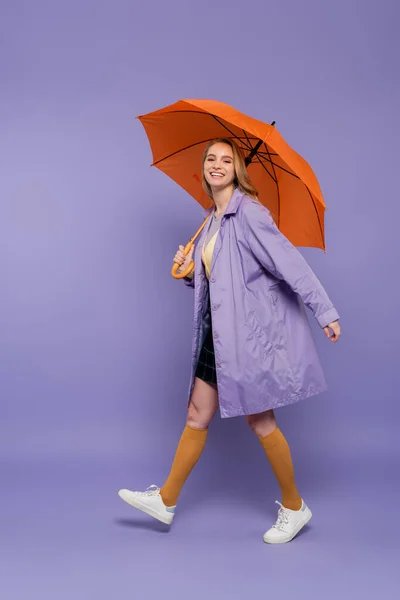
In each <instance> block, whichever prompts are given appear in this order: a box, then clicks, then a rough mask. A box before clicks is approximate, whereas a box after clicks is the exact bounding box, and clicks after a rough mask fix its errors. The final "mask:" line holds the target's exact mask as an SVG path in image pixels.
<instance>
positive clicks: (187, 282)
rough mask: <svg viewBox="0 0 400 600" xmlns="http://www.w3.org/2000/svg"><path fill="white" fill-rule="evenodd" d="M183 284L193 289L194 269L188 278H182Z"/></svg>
mask: <svg viewBox="0 0 400 600" xmlns="http://www.w3.org/2000/svg"><path fill="white" fill-rule="evenodd" d="M183 283H184V284H185V285H187V286H188V287H194V269H193V271H192V272H191V273H190V275H188V277H183Z"/></svg>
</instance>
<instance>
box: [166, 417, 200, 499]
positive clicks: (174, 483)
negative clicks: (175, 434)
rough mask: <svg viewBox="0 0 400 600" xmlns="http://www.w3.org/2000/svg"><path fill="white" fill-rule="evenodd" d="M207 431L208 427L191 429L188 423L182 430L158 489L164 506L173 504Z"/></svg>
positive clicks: (198, 454)
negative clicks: (162, 482)
mask: <svg viewBox="0 0 400 600" xmlns="http://www.w3.org/2000/svg"><path fill="white" fill-rule="evenodd" d="M207 433H208V429H193V427H189V426H188V425H186V427H185V429H184V430H183V433H182V436H181V439H180V440H179V444H178V447H177V449H176V453H175V458H174V461H173V463H172V467H171V471H170V474H169V475H168V479H167V481H166V482H165V483H164V485H163V487H162V488H161V490H160V493H161V498H162V499H163V502H164V504H165V505H166V506H175V504H176V502H177V500H178V496H179V494H180V492H181V489H182V488H183V484H184V483H185V481H186V479H187V478H188V477H189V475H190V472H191V470H192V469H193V467H194V466H195V464H196V463H197V461H198V460H199V458H200V455H201V453H202V452H203V448H204V445H205V443H206V439H207Z"/></svg>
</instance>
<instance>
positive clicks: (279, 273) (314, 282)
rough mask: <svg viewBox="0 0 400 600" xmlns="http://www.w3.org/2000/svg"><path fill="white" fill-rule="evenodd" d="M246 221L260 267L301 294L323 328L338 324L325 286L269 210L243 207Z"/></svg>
mask: <svg viewBox="0 0 400 600" xmlns="http://www.w3.org/2000/svg"><path fill="white" fill-rule="evenodd" d="M243 219H244V230H245V235H246V238H247V241H248V244H249V247H250V249H251V251H252V252H253V254H254V256H255V257H256V258H257V260H258V261H259V262H260V264H261V265H262V266H263V267H264V268H265V269H266V270H267V271H269V272H270V273H271V274H272V275H273V276H274V277H276V278H277V279H281V280H284V281H286V283H287V284H288V285H289V286H290V287H291V289H292V290H293V291H294V292H296V293H297V294H299V296H300V297H301V299H302V301H303V302H304V304H305V305H306V306H307V307H308V308H309V309H310V310H311V311H312V313H313V314H314V317H315V318H316V319H317V321H318V324H319V325H320V327H322V328H324V327H326V326H327V325H329V324H330V323H332V322H333V321H336V320H337V319H338V318H339V315H338V313H337V311H336V309H335V308H334V306H333V304H332V302H331V301H330V299H329V297H328V295H327V293H326V291H325V290H324V288H323V286H322V284H321V283H320V281H319V280H318V278H317V277H316V275H315V273H314V272H313V271H312V269H311V268H310V267H309V265H308V263H307V262H306V261H305V259H304V258H303V256H302V255H301V254H300V252H299V251H298V250H297V248H296V247H295V246H293V244H292V243H291V242H289V240H288V239H287V238H286V237H285V236H284V235H283V234H282V233H281V232H280V231H279V229H278V227H277V226H276V224H275V222H274V220H273V219H272V217H271V213H270V212H269V210H268V209H267V208H265V207H264V206H263V205H262V204H260V203H259V202H257V201H256V200H254V201H253V202H252V203H251V204H247V205H246V206H245V207H244V210H243Z"/></svg>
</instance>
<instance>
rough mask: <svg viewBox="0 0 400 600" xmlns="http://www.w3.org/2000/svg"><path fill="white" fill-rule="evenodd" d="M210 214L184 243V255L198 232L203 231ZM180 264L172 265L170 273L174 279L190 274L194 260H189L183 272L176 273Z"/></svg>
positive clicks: (188, 250)
mask: <svg viewBox="0 0 400 600" xmlns="http://www.w3.org/2000/svg"><path fill="white" fill-rule="evenodd" d="M210 216H211V213H210V214H209V215H208V217H206V218H205V219H204V221H203V223H202V224H201V226H200V227H199V229H198V230H197V231H196V233H195V235H194V236H193V237H192V238H190V241H189V242H188V243H187V244H186V246H185V249H184V251H183V253H184V255H185V256H187V255H188V254H189V252H190V251H191V249H192V247H193V244H194V242H195V241H196V239H197V238H198V236H199V235H200V233H201V232H202V231H203V229H204V226H205V224H206V223H207V221H208V219H209V218H210ZM180 266H181V265H179V264H178V263H174V266H173V267H172V270H171V275H172V277H173V278H174V279H183V278H184V277H187V276H188V275H190V273H191V272H192V271H193V269H194V261H193V260H191V261H190V263H189V266H188V268H187V269H186V271H184V272H183V273H178V269H179V268H180Z"/></svg>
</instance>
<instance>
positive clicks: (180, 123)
mask: <svg viewBox="0 0 400 600" xmlns="http://www.w3.org/2000/svg"><path fill="white" fill-rule="evenodd" d="M138 118H139V119H140V121H141V123H142V125H143V127H144V128H145V131H146V134H147V137H148V139H149V142H150V146H151V150H152V153H153V166H155V167H157V168H158V169H160V170H161V171H163V172H164V173H166V175H168V176H169V177H171V178H172V179H173V180H174V181H176V183H178V184H179V185H180V186H181V187H183V188H184V189H185V190H186V191H187V192H188V193H189V194H190V195H191V196H193V198H195V200H197V201H198V202H199V203H200V204H201V206H203V207H204V208H205V209H207V208H211V207H212V206H213V202H212V200H211V198H210V197H209V196H208V195H207V194H206V192H205V191H204V190H203V187H202V184H201V180H202V173H201V168H202V160H201V159H202V154H203V151H204V147H205V144H206V143H207V142H209V141H211V140H213V139H215V138H221V137H225V138H230V139H232V140H234V141H235V142H236V143H237V145H238V146H239V147H240V148H241V149H242V151H243V153H244V155H245V157H246V164H247V168H248V171H249V175H250V177H251V180H252V182H253V184H254V185H255V187H256V189H257V190H258V199H259V200H260V202H261V203H262V204H264V205H265V206H266V207H267V208H268V209H269V210H270V212H271V215H272V217H273V219H274V221H275V223H276V225H277V226H278V227H279V229H280V231H281V232H282V233H283V234H284V235H285V236H286V237H287V238H288V239H289V240H290V241H291V242H292V244H294V245H296V246H310V247H314V248H322V249H323V250H325V239H324V212H325V209H326V206H325V203H324V200H323V197H322V192H321V189H320V186H319V184H318V180H317V178H316V176H315V174H314V172H313V170H312V169H311V167H310V165H309V164H308V163H307V162H306V161H305V160H304V158H302V157H301V156H300V155H299V154H297V152H295V151H294V150H293V149H292V148H291V147H290V146H289V145H288V144H287V143H286V142H285V140H284V139H283V137H282V136H281V135H280V133H279V132H278V130H277V129H276V128H275V127H274V123H273V124H272V125H268V124H267V123H263V122H262V121H258V120H256V119H253V118H252V117H248V116H246V115H244V114H243V113H241V112H239V111H237V110H235V109H234V108H232V107H231V106H228V105H227V104H224V103H223V102H216V101H214V100H180V101H179V102H176V103H175V104H171V105H170V106H167V107H165V108H161V109H160V110H156V111H154V112H151V113H148V114H147V115H143V116H140V117H138ZM205 222H206V221H204V222H203V224H202V226H201V228H200V229H199V231H198V232H197V233H196V235H195V236H194V237H193V238H191V240H190V242H189V243H188V244H187V245H186V247H185V254H188V252H189V251H190V249H191V247H192V245H193V242H194V241H195V239H196V238H197V236H198V235H199V233H200V231H201V229H202V228H203V227H204V225H205ZM193 265H194V263H193V261H192V263H191V264H190V267H189V269H188V270H187V273H190V272H191V270H192V269H193ZM178 268H179V266H178V265H176V264H175V265H174V267H173V272H172V274H173V276H174V277H176V278H181V277H183V276H184V275H185V274H180V275H178V274H177V269H178Z"/></svg>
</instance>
